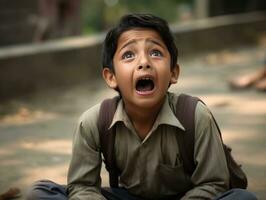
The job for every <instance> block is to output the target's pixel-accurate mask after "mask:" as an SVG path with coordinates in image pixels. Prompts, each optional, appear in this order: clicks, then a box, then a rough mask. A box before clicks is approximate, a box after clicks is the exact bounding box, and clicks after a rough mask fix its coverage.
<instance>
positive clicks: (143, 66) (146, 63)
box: [138, 56, 151, 70]
mask: <svg viewBox="0 0 266 200" xmlns="http://www.w3.org/2000/svg"><path fill="white" fill-rule="evenodd" d="M149 68H151V65H150V63H149V60H148V58H147V57H146V56H142V57H141V59H140V62H139V66H138V69H139V70H140V69H149Z"/></svg>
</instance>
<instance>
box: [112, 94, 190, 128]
mask: <svg viewBox="0 0 266 200" xmlns="http://www.w3.org/2000/svg"><path fill="white" fill-rule="evenodd" d="M117 122H123V123H124V124H125V126H131V122H130V120H129V117H128V115H127V114H126V111H125V110H124V106H123V102H122V100H119V102H118V105H117V108H116V112H115V114H114V117H113V120H112V123H111V125H110V127H109V129H110V128H112V127H113V126H114V125H115V124H116V123H117ZM162 124H166V125H170V126H174V127H177V128H179V129H181V130H183V131H185V128H184V126H183V125H182V124H181V123H180V121H179V120H178V119H177V117H176V115H175V113H174V111H173V110H172V109H171V107H170V102H169V98H168V95H166V98H165V100H164V103H163V106H162V108H161V110H160V112H159V114H158V116H157V119H156V120H155V123H154V125H153V127H152V130H155V129H156V128H157V127H158V126H159V125H162Z"/></svg>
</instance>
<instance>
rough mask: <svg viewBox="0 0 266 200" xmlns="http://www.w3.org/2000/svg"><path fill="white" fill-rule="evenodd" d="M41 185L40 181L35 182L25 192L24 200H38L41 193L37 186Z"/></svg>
mask: <svg viewBox="0 0 266 200" xmlns="http://www.w3.org/2000/svg"><path fill="white" fill-rule="evenodd" d="M41 184H42V181H37V182H35V183H34V184H33V185H32V186H30V188H29V189H28V190H27V192H26V200H34V199H40V198H39V196H40V193H41V192H42V191H41V190H40V188H39V185H41Z"/></svg>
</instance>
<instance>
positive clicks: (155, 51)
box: [150, 49, 163, 57]
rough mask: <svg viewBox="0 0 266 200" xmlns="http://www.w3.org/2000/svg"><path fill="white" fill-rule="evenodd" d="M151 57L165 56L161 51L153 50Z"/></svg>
mask: <svg viewBox="0 0 266 200" xmlns="http://www.w3.org/2000/svg"><path fill="white" fill-rule="evenodd" d="M150 55H151V56H155V57H162V56H163V54H162V52H161V51H159V50H156V49H155V50H152V51H151V53H150Z"/></svg>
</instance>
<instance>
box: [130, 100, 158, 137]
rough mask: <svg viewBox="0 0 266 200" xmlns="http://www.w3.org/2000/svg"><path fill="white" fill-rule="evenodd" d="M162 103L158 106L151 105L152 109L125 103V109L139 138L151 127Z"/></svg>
mask: <svg viewBox="0 0 266 200" xmlns="http://www.w3.org/2000/svg"><path fill="white" fill-rule="evenodd" d="M162 104H163V102H162V103H160V104H159V105H158V106H155V107H152V109H151V108H146V109H145V108H142V107H141V108H137V107H136V106H134V107H133V106H126V105H125V110H126V112H127V114H128V116H129V118H130V120H131V122H132V124H133V126H134V128H135V129H136V132H137V134H138V136H139V137H140V139H141V140H143V139H144V138H145V137H146V136H147V135H148V133H149V132H150V130H151V129H152V127H153V124H154V122H155V120H156V118H157V115H158V113H159V111H160V109H161V107H162Z"/></svg>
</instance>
